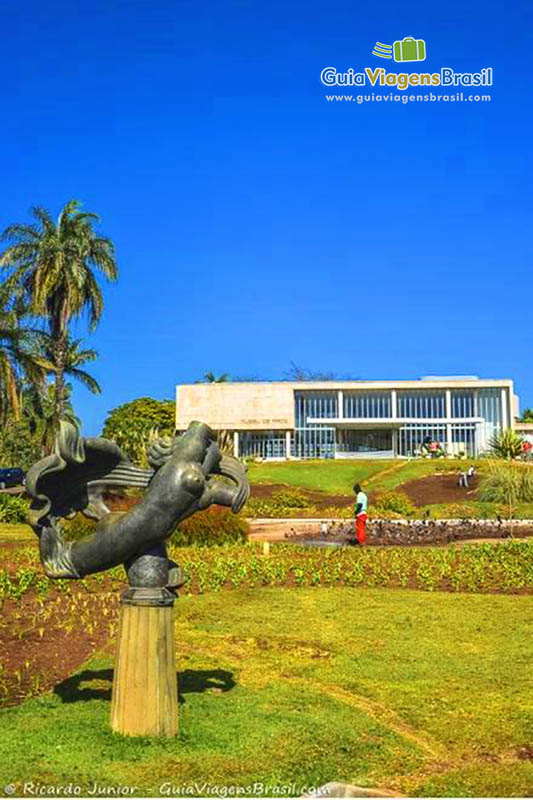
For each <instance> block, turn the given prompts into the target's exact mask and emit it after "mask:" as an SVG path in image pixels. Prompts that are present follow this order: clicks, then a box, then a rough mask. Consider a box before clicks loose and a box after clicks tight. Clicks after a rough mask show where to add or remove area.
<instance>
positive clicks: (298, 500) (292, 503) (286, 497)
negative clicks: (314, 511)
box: [272, 489, 311, 508]
mask: <svg viewBox="0 0 533 800" xmlns="http://www.w3.org/2000/svg"><path fill="white" fill-rule="evenodd" d="M272 503H273V504H274V505H275V506H284V507H285V508H309V506H310V505H311V502H310V500H309V498H307V497H306V496H305V494H304V493H303V492H302V491H301V490H300V489H281V491H279V492H274V493H273V494H272Z"/></svg>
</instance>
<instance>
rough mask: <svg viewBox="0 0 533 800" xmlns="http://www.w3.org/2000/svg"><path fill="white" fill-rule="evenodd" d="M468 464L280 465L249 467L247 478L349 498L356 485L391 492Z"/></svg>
mask: <svg viewBox="0 0 533 800" xmlns="http://www.w3.org/2000/svg"><path fill="white" fill-rule="evenodd" d="M470 463H471V462H468V464H467V462H465V461H456V460H453V459H446V460H440V459H439V460H430V459H428V460H425V459H424V460H413V461H388V460H381V459H374V460H370V459H369V460H357V461H344V460H339V461H335V460H325V461H282V462H277V463H276V462H270V463H269V462H266V463H262V464H251V465H250V467H249V470H248V475H249V478H250V481H251V483H252V484H254V483H285V484H287V485H290V486H301V487H302V488H305V489H317V490H320V491H323V492H329V493H332V494H346V495H349V494H352V486H353V484H354V483H356V482H358V483H361V484H364V486H365V487H366V488H367V489H370V490H372V489H394V488H396V487H398V486H400V485H401V484H402V483H406V482H407V481H411V480H415V479H416V478H422V477H424V476H426V475H433V474H435V472H442V471H447V472H459V470H464V469H465V465H467V466H468V465H469V464H470ZM474 463H475V462H474ZM478 467H479V465H478Z"/></svg>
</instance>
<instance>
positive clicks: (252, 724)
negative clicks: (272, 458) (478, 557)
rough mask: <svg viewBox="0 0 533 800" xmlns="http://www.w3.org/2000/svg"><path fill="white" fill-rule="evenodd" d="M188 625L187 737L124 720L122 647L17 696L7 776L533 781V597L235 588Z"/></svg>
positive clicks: (492, 790) (215, 597) (430, 789)
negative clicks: (27, 695)
mask: <svg viewBox="0 0 533 800" xmlns="http://www.w3.org/2000/svg"><path fill="white" fill-rule="evenodd" d="M176 633H177V638H176V641H177V643H178V645H177V646H178V651H177V653H178V664H179V669H180V671H181V676H182V677H181V686H182V698H183V703H182V705H181V706H180V714H181V721H180V724H181V735H180V738H179V739H178V740H177V741H146V740H127V739H123V738H122V737H119V736H115V735H112V734H111V733H110V732H109V730H108V728H107V717H108V713H109V700H108V697H107V696H106V694H105V692H106V690H108V686H109V683H108V679H109V674H110V673H109V666H110V662H109V661H108V660H103V661H94V662H93V663H92V665H91V669H92V670H93V675H92V676H91V675H90V674H89V675H88V676H87V677H88V679H89V680H88V681H87V682H85V683H83V682H82V683H81V684H80V685H81V688H82V689H84V690H85V692H84V694H82V695H81V696H80V695H79V693H78V689H77V688H76V684H77V683H78V681H76V680H74V681H71V684H70V685H69V686H67V687H65V688H64V690H63V692H62V694H63V698H62V699H61V698H60V697H59V696H58V695H57V694H53V695H45V696H43V697H41V698H39V699H36V700H32V701H28V702H27V703H25V704H24V705H23V706H21V707H19V708H13V709H7V710H4V711H3V712H1V719H2V730H3V736H2V737H0V773H1V777H0V785H4V784H7V783H10V782H16V783H17V784H18V792H20V786H21V782H22V781H23V780H33V781H41V782H44V783H47V784H51V783H58V782H59V783H66V782H70V781H74V782H78V783H82V784H84V785H85V788H86V789H87V782H91V781H93V780H97V781H99V782H100V783H105V784H108V785H109V784H116V783H122V784H128V785H131V786H136V787H137V792H146V793H154V794H157V793H158V792H159V791H160V786H161V784H162V783H163V782H164V781H170V782H171V783H172V785H173V786H177V787H179V786H183V785H184V784H188V785H191V784H193V783H194V782H199V783H200V784H201V783H203V782H208V783H211V784H213V783H217V784H225V785H227V784H237V785H240V786H245V785H248V784H249V783H253V782H255V781H261V782H264V783H268V784H277V785H279V784H281V783H283V784H286V783H288V782H291V781H294V782H295V783H296V784H297V785H298V786H297V789H296V794H298V793H299V792H300V791H301V788H302V787H303V785H309V784H320V783H323V782H326V781H328V780H345V781H350V782H354V783H358V784H363V785H376V784H379V785H382V786H384V787H389V788H392V789H395V790H397V791H400V792H404V793H408V794H418V795H448V796H457V795H478V796H490V795H493V796H494V795H504V796H505V795H509V796H512V795H514V796H519V795H528V794H531V791H532V788H533V764H532V763H531V762H530V761H522V760H520V759H519V758H518V757H517V749H518V748H520V747H521V746H523V745H526V744H527V743H528V741H529V742H530V733H531V730H530V722H531V710H532V708H531V694H532V693H531V682H532V681H531V670H530V660H531V634H532V633H533V631H532V619H531V613H530V599H529V598H526V597H505V596H482V595H469V596H465V595H447V594H439V593H435V594H427V593H418V592H410V591H402V592H398V591H390V590H389V591H387V590H379V589H369V590H352V589H339V588H335V589H325V588H324V589H320V590H312V589H301V590H300V591H298V592H295V591H290V590H283V589H270V590H262V591H258V590H255V591H235V592H229V593H224V594H223V595H220V594H216V593H215V594H209V595H204V596H196V597H185V598H183V599H180V601H179V602H178V615H177V631H176ZM91 678H92V682H91ZM78 688H79V687H78ZM91 690H92V691H91ZM102 692H104V697H102ZM194 793H195V794H196V793H203V792H201V791H200V789H199V788H197V789H196V791H195V792H194Z"/></svg>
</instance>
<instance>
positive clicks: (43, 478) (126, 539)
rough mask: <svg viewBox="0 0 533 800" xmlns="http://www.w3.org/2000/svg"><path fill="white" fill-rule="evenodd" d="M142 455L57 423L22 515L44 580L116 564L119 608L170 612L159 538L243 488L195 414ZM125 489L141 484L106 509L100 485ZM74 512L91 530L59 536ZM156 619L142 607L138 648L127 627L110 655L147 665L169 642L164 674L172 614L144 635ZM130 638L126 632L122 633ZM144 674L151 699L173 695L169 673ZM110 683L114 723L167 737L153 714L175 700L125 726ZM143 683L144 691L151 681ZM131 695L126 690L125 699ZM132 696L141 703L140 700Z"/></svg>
mask: <svg viewBox="0 0 533 800" xmlns="http://www.w3.org/2000/svg"><path fill="white" fill-rule="evenodd" d="M148 461H149V463H150V465H151V466H152V468H153V469H139V468H137V467H135V466H134V465H133V464H132V463H131V461H130V460H129V459H128V458H127V456H126V455H125V454H124V453H123V452H122V450H121V449H120V448H119V447H118V446H117V445H116V444H114V443H113V442H111V441H109V440H107V439H103V438H83V437H81V436H79V434H78V432H77V431H76V429H75V428H74V427H73V426H72V425H70V424H68V423H62V424H61V429H60V432H59V436H58V439H57V445H56V452H55V453H54V454H53V455H50V456H47V457H46V458H43V459H41V460H40V461H38V462H37V463H35V464H34V465H33V466H32V467H31V468H30V470H29V471H28V473H27V475H26V489H27V492H28V493H29V494H30V496H31V497H32V504H31V509H30V522H31V524H32V527H33V529H34V531H35V532H36V534H37V535H38V537H39V553H40V558H41V561H42V563H43V566H44V569H45V572H46V574H47V575H48V576H49V577H50V578H82V577H83V576H84V575H89V574H91V573H94V572H102V571H104V570H107V569H110V568H111V567H115V566H117V565H119V564H124V566H125V568H126V572H127V575H128V580H129V583H130V587H131V588H130V589H129V590H128V591H126V592H125V593H124V594H123V596H122V603H123V611H124V608H125V607H126V606H128V605H129V606H133V607H135V608H137V609H139V607H145V608H146V609H152V610H154V609H157V608H159V609H160V610H161V611H163V609H168V610H169V611H170V612H171V608H172V605H173V602H174V592H175V591H176V589H177V587H178V586H179V585H180V583H181V579H180V571H179V568H178V565H177V564H174V563H173V562H172V561H169V559H168V558H167V553H166V547H165V540H166V538H167V537H168V536H169V535H170V534H171V533H172V531H173V530H174V529H175V527H176V525H177V524H178V523H179V522H181V521H183V520H184V519H186V518H187V517H189V516H191V515H192V514H194V513H195V512H197V511H201V510H203V509H206V508H208V507H209V506H210V505H212V504H218V505H222V506H228V507H230V508H231V509H232V511H233V512H234V513H237V512H238V511H240V510H241V508H242V507H243V505H244V504H245V502H246V500H247V499H248V496H249V494H250V487H249V484H248V481H247V479H246V472H245V469H244V467H243V465H242V464H241V463H240V461H238V460H237V459H236V458H233V457H232V456H227V455H223V454H221V452H220V450H219V447H218V445H217V441H216V434H215V433H214V432H213V431H212V430H211V429H210V428H209V427H208V426H207V425H205V424H203V423H201V422H191V424H190V425H189V428H188V430H187V431H186V432H185V433H184V434H183V435H181V436H175V437H174V438H172V439H170V438H165V439H158V440H157V441H155V442H153V443H152V444H151V445H150V447H149V450H148ZM124 487H137V488H145V489H146V492H145V494H144V497H143V498H142V499H141V501H140V502H139V503H138V505H136V506H134V507H133V508H132V509H131V510H130V511H127V512H121V513H111V512H110V511H109V509H108V508H107V507H106V505H105V499H104V495H105V492H106V490H108V489H112V488H124ZM76 512H81V513H83V514H84V515H85V516H87V517H90V518H92V519H95V520H96V521H97V525H96V530H95V532H94V533H92V534H90V535H89V536H87V537H85V538H84V539H81V540H79V541H73V542H69V541H65V539H64V538H63V535H62V531H61V523H60V520H61V518H65V517H72V516H74V515H75V514H76ZM131 613H132V614H133V613H134V612H133V611H132V612H131ZM137 616H138V615H137ZM135 619H136V620H137V617H135ZM140 619H141V618H140ZM158 619H159V618H156V617H154V616H153V615H152V617H149V616H147V615H146V616H145V617H144V618H142V619H141V622H139V621H137V622H136V623H135V624H138V625H140V627H139V630H136V633H135V636H137V637H138V638H139V641H140V639H142V627H143V625H144V626H145V627H147V632H146V636H147V642H146V648H147V649H146V652H145V653H139V652H137V656H135V655H134V652H135V651H134V649H133V648H134V646H135V642H133V641H132V642H129V640H128V635H126V634H124V636H123V637H122V638H123V640H121V638H120V636H119V653H118V663H120V661H121V655H120V654H121V651H122V652H123V655H122V663H124V662H125V660H128V659H129V660H131V659H132V658H134V657H138V658H139V659H143V658H144V659H145V660H146V659H148V664H147V669H148V668H149V667H150V660H153V659H155V658H156V656H157V657H159V655H158V654H160V653H161V652H162V649H163V650H164V649H165V648H166V651H165V652H167V651H168V652H169V653H170V650H169V648H170V647H171V646H172V656H171V657H170V655H169V656H168V658H167V661H166V664H165V665H164V669H166V670H167V672H169V673H170V672H173V658H174V656H173V632H172V617H171V615H170V616H169V615H167V617H165V618H164V619H165V620H166V621H165V622H164V625H163V624H162V625H161V632H160V635H159V634H158V636H159V638H160V641H159V644H158V643H157V642H155V640H153V639H154V637H153V636H152V638H150V636H151V634H150V627H152V628H153V627H154V626H159V621H158ZM160 619H161V620H163V616H161V617H160ZM143 620H144V621H143ZM168 620H170V622H169V621H168ZM168 625H170V628H168ZM165 626H166V628H165ZM163 628H165V630H163ZM135 636H134V635H133V634H132V635H131V637H130V638H132V639H133V638H135ZM124 637H125V639H124ZM156 638H157V637H156ZM163 639H164V642H163V644H164V647H163V648H162V646H161V642H162V641H163ZM152 640H153V641H152ZM169 642H170V644H169ZM167 645H168V647H167ZM154 648H155V649H154ZM121 649H122V650H121ZM126 651H127V653H128V654H129V655H128V657H127V658H126V656H125V655H124V653H126ZM130 651H131V652H130ZM130 671H131V670H130ZM163 671H164V670H163ZM119 672H120V670H119ZM126 672H127V670H126ZM147 674H148V673H147ZM151 674H152V673H151V672H150V675H151ZM173 674H174V673H173ZM159 677H160V678H161V676H159ZM150 680H151V681H152V683H153V684H154V687H153V694H154V697H158V698H159V697H160V696H161V695H163V694H165V692H166V693H167V694H168V692H170V694H171V695H172V691H173V690H172V688H171V685H170V683H169V681H170V682H172V680H173V681H174V684H175V679H174V678H173V677H171V678H169V676H168V675H167V676H166V677H165V676H163V677H162V681H163V683H162V684H161V685H159V684H158V680H159V679H158V677H157V676H152V678H151V679H150V678H149V677H148V678H146V680H145V683H146V684H149V683H150ZM137 683H139V681H137ZM141 683H142V681H141ZM159 683H161V681H159ZM115 684H116V681H115ZM156 684H157V685H156ZM166 684H168V686H167V685H166ZM162 685H163V686H164V690H165V691H163V690H162V688H161V686H162ZM113 688H114V697H113V704H114V709H115V710H114V712H112V725H113V727H114V728H115V730H120V731H121V732H123V733H140V734H149V733H163V734H165V735H174V733H175V729H174V728H175V726H174V725H173V724H172V723H169V722H168V720H166V719H160V718H161V717H165V716H168V713H170V714H173V713H174V711H173V709H174V707H175V708H176V718H177V698H176V700H175V701H174V699H173V698H172V697H170V700H169V701H168V702H166V705H165V703H163V705H162V706H161V708H162V709H163V710H162V711H161V713H159V712H158V713H156V714H155V717H154V718H153V719H151V721H150V720H149V721H148V722H146V719H144V721H143V720H141V721H136V722H135V723H131V724H130V723H128V722H124V720H123V719H122V721H121V720H117V719H115V722H113V719H114V717H117V714H118V712H116V707H118V705H120V703H119V695H120V698H121V700H120V701H121V702H123V704H124V702H125V701H124V693H123V692H122V693H121V692H119V691H118V688H117V686H116V685H114V687H113ZM167 690H168V691H167ZM147 691H148V694H150V692H151V690H150V687H147ZM174 693H175V689H174ZM138 699H139V698H138ZM167 700H168V698H167ZM135 702H136V701H135V700H134V699H133V698H132V699H131V703H132V704H133V703H135ZM140 702H141V705H142V703H143V700H142V698H140ZM117 704H118V705H117ZM128 707H129V706H128ZM165 709H167V711H168V709H170V712H168V713H167V711H165ZM124 713H125V712H124ZM113 714H114V717H113ZM118 716H120V715H118ZM126 716H127V714H126ZM148 716H150V715H149V714H148ZM152 716H153V715H152Z"/></svg>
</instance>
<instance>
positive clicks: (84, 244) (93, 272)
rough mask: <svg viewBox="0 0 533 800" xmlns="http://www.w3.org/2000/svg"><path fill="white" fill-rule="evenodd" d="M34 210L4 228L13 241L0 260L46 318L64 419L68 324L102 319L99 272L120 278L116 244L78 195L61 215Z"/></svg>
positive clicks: (58, 406) (93, 324) (58, 405)
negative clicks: (82, 207) (98, 229)
mask: <svg viewBox="0 0 533 800" xmlns="http://www.w3.org/2000/svg"><path fill="white" fill-rule="evenodd" d="M31 213H32V216H33V218H34V222H32V223H31V224H25V223H15V224H13V225H9V226H8V227H7V228H6V229H5V230H4V232H3V234H2V239H3V240H4V241H6V242H9V244H8V246H7V247H6V249H5V250H4V251H3V253H1V254H0V266H2V267H4V268H5V269H7V270H9V275H10V277H9V281H8V283H9V284H10V285H11V286H13V287H21V288H22V290H23V292H24V293H25V296H26V297H27V298H28V301H29V310H30V312H31V313H32V314H34V315H35V316H37V317H42V318H43V319H45V320H46V323H47V326H48V331H49V334H50V338H51V348H52V353H53V363H54V380H55V392H54V403H55V405H56V410H55V414H54V416H55V418H56V419H57V420H61V419H63V418H65V414H64V412H65V410H66V406H67V403H68V397H67V395H68V392H67V389H66V384H65V372H66V365H67V360H68V349H69V324H70V322H71V321H72V320H73V319H74V318H76V317H79V316H81V315H82V314H83V313H87V315H88V318H89V324H90V327H91V329H92V330H94V328H95V327H96V325H97V324H98V322H99V320H100V317H101V314H102V311H103V307H104V301H103V296H102V290H101V288H100V285H99V283H98V275H99V274H100V275H101V276H103V277H104V278H105V279H107V280H109V281H115V280H116V278H117V265H116V260H115V248H114V245H113V243H112V241H111V240H110V239H108V238H107V237H105V236H101V235H99V234H98V233H97V232H96V231H95V227H94V226H95V225H96V223H98V222H99V217H98V216H97V215H96V214H93V213H90V212H82V211H80V204H79V202H78V201H77V200H70V201H69V202H68V203H67V204H66V205H65V206H64V207H63V209H62V210H61V212H60V214H59V216H58V218H57V220H54V219H53V218H52V216H51V214H50V213H49V212H48V211H47V210H46V209H44V208H41V207H39V206H36V207H34V208H33V209H32V211H31Z"/></svg>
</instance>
